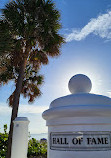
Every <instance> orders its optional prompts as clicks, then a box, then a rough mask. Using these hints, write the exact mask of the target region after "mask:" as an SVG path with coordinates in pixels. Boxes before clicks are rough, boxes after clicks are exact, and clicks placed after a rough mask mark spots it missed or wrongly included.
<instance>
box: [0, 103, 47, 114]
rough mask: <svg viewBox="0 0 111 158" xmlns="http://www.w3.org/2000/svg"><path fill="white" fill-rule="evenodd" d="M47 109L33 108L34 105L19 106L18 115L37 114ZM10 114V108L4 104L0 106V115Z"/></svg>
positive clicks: (41, 107)
mask: <svg viewBox="0 0 111 158" xmlns="http://www.w3.org/2000/svg"><path fill="white" fill-rule="evenodd" d="M46 109H48V107H47V106H34V105H20V107H19V114H24V113H27V114H39V113H42V112H43V111H45V110H46ZM9 113H11V108H10V107H8V106H7V105H6V104H0V114H9Z"/></svg>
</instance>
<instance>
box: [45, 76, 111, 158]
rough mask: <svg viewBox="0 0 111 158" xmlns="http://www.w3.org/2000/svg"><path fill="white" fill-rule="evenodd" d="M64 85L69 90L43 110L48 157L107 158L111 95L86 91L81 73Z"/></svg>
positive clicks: (110, 151)
mask: <svg viewBox="0 0 111 158" xmlns="http://www.w3.org/2000/svg"><path fill="white" fill-rule="evenodd" d="M68 86H69V90H70V92H71V93H72V94H71V95H68V96H64V97H61V98H58V99H56V100H54V101H53V102H52V103H51V104H50V108H49V109H48V110H46V111H44V113H43V118H44V119H45V120H46V125H47V126H48V158H111V98H109V97H106V96H102V95H96V94H91V93H89V92H90V90H91V87H92V84H91V81H90V79H89V78H88V77H87V76H85V75H82V74H78V75H75V76H73V77H72V78H71V79H70V81H69V85H68Z"/></svg>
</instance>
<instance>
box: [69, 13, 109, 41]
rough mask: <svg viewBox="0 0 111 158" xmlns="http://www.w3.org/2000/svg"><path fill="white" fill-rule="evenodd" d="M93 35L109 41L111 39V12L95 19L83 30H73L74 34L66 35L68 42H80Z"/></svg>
mask: <svg viewBox="0 0 111 158" xmlns="http://www.w3.org/2000/svg"><path fill="white" fill-rule="evenodd" d="M91 33H93V34H94V35H98V36H100V37H101V38H105V39H107V40H110V39H111V11H108V12H107V13H106V14H102V15H99V16H98V17H97V18H93V19H91V20H90V22H89V23H88V24H87V25H85V26H84V27H83V28H82V29H80V30H78V29H73V31H72V33H70V34H68V35H66V42H70V41H72V40H76V41H80V40H82V39H85V38H86V37H87V36H88V35H90V34H91Z"/></svg>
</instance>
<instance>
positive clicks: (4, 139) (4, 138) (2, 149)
mask: <svg viewBox="0 0 111 158" xmlns="http://www.w3.org/2000/svg"><path fill="white" fill-rule="evenodd" d="M7 143H8V134H7V125H4V132H3V133H1V132H0V158H5V155H6V151H7Z"/></svg>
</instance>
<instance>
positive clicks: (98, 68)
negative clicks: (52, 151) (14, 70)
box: [0, 0, 111, 134]
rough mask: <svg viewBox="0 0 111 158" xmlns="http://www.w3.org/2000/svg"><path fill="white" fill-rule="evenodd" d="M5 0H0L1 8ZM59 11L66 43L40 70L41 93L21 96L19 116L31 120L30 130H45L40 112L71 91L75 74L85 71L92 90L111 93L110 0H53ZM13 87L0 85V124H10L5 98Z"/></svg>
mask: <svg viewBox="0 0 111 158" xmlns="http://www.w3.org/2000/svg"><path fill="white" fill-rule="evenodd" d="M7 2H8V0H0V8H3V7H4V5H5V4H6V3H7ZM54 2H55V5H56V8H57V9H58V10H59V11H60V13H61V24H62V29H61V30H60V33H61V34H62V35H63V36H64V38H65V40H66V43H65V44H64V45H63V46H62V47H61V55H60V56H59V57H56V58H50V60H49V61H50V62H49V64H48V65H47V66H43V67H42V69H41V71H40V74H43V75H44V77H45V82H44V84H43V85H42V87H41V91H42V96H41V97H40V98H37V99H36V100H35V102H34V103H33V104H28V102H27V99H24V98H23V97H22V96H21V99H20V107H19V114H18V116H20V117H22V116H23V117H28V119H29V120H30V124H29V131H30V133H31V134H36V133H46V132H47V127H46V125H45V124H46V122H45V120H43V118H42V112H43V111H44V110H46V109H48V108H49V105H50V103H51V102H52V101H53V100H54V99H56V98H58V97H61V96H65V95H68V94H70V92H69V90H68V81H69V79H70V78H71V77H72V76H74V75H76V74H80V73H81V74H85V75H87V76H88V77H89V78H90V79H91V81H92V90H91V93H95V94H101V95H105V96H108V97H111V0H93V1H92V0H54ZM13 90H14V84H13V82H12V81H11V82H10V83H9V84H8V85H4V86H3V87H0V128H1V130H2V129H3V125H4V124H8V127H9V124H10V116H11V108H9V107H8V103H7V98H8V97H9V96H10V94H11V92H13Z"/></svg>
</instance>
